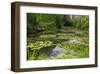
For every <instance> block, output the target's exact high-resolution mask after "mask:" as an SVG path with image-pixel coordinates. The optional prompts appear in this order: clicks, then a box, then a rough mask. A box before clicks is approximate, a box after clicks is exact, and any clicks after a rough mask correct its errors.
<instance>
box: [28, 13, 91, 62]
mask: <svg viewBox="0 0 100 74" xmlns="http://www.w3.org/2000/svg"><path fill="white" fill-rule="evenodd" d="M67 16H68V17H67ZM70 16H71V15H60V14H57V15H56V14H39V13H38V14H35V13H27V38H28V39H27V60H49V59H71V58H88V57H89V31H88V29H89V17H88V16H78V15H73V16H72V19H71V18H70ZM65 17H66V18H65ZM28 34H31V36H29V35H28ZM71 38H75V39H77V38H78V39H79V40H80V41H79V42H77V41H76V42H70V39H71ZM53 45H56V46H59V47H60V48H62V50H63V51H64V53H62V54H59V55H57V56H56V57H54V58H49V57H48V56H47V52H48V53H49V52H50V51H49V50H50V49H49V48H48V49H45V51H44V52H45V53H42V52H40V53H38V52H39V51H40V50H41V49H43V48H46V47H48V46H53ZM38 54H39V57H38V58H37V55H38Z"/></svg>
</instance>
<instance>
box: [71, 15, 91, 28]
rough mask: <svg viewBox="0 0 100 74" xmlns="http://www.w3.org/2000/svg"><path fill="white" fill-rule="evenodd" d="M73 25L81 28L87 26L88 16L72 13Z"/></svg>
mask: <svg viewBox="0 0 100 74" xmlns="http://www.w3.org/2000/svg"><path fill="white" fill-rule="evenodd" d="M72 22H73V27H75V28H78V29H83V30H88V28H89V16H75V15H73V20H72Z"/></svg>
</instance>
